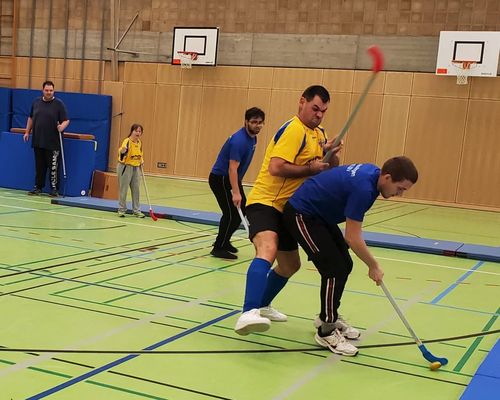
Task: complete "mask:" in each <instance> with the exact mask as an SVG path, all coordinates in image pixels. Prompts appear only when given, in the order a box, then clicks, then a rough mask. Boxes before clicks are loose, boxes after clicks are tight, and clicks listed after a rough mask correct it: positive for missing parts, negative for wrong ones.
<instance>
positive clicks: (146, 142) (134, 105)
mask: <svg viewBox="0 0 500 400" xmlns="http://www.w3.org/2000/svg"><path fill="white" fill-rule="evenodd" d="M155 95H156V88H155V85H153V84H151V83H125V84H124V86H123V118H122V126H121V128H122V129H121V138H122V139H123V138H125V137H127V136H128V134H129V132H130V127H131V126H132V124H134V123H138V124H141V125H142V126H143V127H144V135H143V136H142V149H143V151H144V160H145V161H144V170H145V171H150V170H151V164H152V161H151V150H152V147H153V140H152V137H151V132H153V127H154V121H153V113H154V107H153V106H152V105H153V103H154V101H155Z"/></svg>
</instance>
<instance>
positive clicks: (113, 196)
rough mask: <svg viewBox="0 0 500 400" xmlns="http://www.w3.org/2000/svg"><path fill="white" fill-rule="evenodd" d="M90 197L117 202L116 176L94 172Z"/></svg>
mask: <svg viewBox="0 0 500 400" xmlns="http://www.w3.org/2000/svg"><path fill="white" fill-rule="evenodd" d="M90 195H91V196H92V197H99V198H101V199H109V200H118V177H117V176H116V174H115V173H112V172H103V171H97V170H96V171H94V176H93V178H92V188H91V192H90Z"/></svg>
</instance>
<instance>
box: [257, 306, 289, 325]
mask: <svg viewBox="0 0 500 400" xmlns="http://www.w3.org/2000/svg"><path fill="white" fill-rule="evenodd" d="M260 316H261V317H264V318H267V319H269V320H271V321H274V322H286V321H287V319H288V317H287V316H286V315H285V314H283V313H281V312H279V311H278V310H276V309H275V308H272V307H271V306H270V305H269V306H267V307H261V308H260Z"/></svg>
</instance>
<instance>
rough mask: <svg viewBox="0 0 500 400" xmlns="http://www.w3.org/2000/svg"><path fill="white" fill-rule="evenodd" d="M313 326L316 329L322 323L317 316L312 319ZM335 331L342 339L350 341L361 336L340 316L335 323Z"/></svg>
mask: <svg viewBox="0 0 500 400" xmlns="http://www.w3.org/2000/svg"><path fill="white" fill-rule="evenodd" d="M313 324H314V327H315V328H316V329H318V328H319V327H320V326H321V324H322V321H321V320H320V319H319V316H318V317H316V318H315V319H314V322H313ZM335 329H338V330H339V331H340V333H342V335H343V336H344V337H346V338H347V339H350V340H354V339H358V338H359V337H360V336H361V332H360V331H358V330H357V329H356V328H354V327H352V326H351V325H349V324H348V323H347V321H346V320H345V319H344V318H342V317H341V316H340V315H339V317H338V318H337V321H335Z"/></svg>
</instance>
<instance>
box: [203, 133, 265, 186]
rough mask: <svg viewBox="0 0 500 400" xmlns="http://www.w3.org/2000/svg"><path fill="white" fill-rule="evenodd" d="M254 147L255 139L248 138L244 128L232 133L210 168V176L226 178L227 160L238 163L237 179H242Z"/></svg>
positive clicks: (227, 173)
mask: <svg viewBox="0 0 500 400" xmlns="http://www.w3.org/2000/svg"><path fill="white" fill-rule="evenodd" d="M256 145H257V137H250V135H249V134H248V133H247V130H246V128H245V127H243V128H241V129H240V130H239V131H237V132H235V133H233V134H232V135H231V136H229V138H228V139H227V140H226V142H225V143H224V145H223V146H222V149H221V151H220V152H219V155H218V156H217V160H215V164H214V166H213V167H212V174H215V175H221V176H228V175H229V160H234V161H238V162H239V163H240V165H239V166H238V179H239V180H241V179H243V176H244V175H245V173H246V172H247V169H248V167H249V165H250V162H251V161H252V157H253V153H255V146H256Z"/></svg>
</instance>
